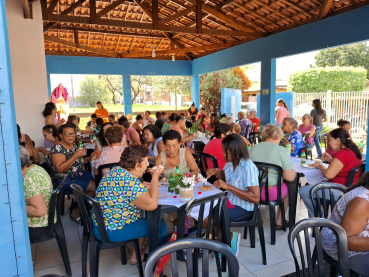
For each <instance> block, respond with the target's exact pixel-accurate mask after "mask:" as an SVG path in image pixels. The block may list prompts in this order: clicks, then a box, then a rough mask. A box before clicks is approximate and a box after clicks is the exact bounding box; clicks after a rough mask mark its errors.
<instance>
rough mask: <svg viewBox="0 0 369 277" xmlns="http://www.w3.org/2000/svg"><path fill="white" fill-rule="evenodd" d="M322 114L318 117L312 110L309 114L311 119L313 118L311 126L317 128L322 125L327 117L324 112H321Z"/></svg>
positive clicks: (315, 111) (314, 110) (316, 112)
mask: <svg viewBox="0 0 369 277" xmlns="http://www.w3.org/2000/svg"><path fill="white" fill-rule="evenodd" d="M323 111H324V113H323V114H321V115H318V111H317V110H316V109H312V110H311V112H310V115H311V117H312V118H313V124H314V125H315V126H319V125H322V124H323V122H322V121H323V119H324V117H325V116H327V114H326V113H325V110H323Z"/></svg>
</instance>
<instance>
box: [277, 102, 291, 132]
mask: <svg viewBox="0 0 369 277" xmlns="http://www.w3.org/2000/svg"><path fill="white" fill-rule="evenodd" d="M289 116H290V113H289V111H288V107H287V104H286V102H284V100H283V99H282V98H280V99H278V101H277V109H276V111H275V125H277V126H278V127H282V122H283V119H285V118H286V117H289Z"/></svg>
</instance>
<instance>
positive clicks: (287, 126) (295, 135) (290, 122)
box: [282, 117, 304, 158]
mask: <svg viewBox="0 0 369 277" xmlns="http://www.w3.org/2000/svg"><path fill="white" fill-rule="evenodd" d="M297 128H298V123H297V121H296V120H295V119H294V118H293V117H286V118H285V119H283V122H282V131H283V132H285V133H286V134H287V137H286V139H285V140H283V144H284V145H287V144H291V157H297V158H298V157H300V154H301V150H302V147H303V146H304V138H303V137H302V135H301V133H300V132H299V131H297Z"/></svg>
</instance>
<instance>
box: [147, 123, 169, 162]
mask: <svg viewBox="0 0 369 277" xmlns="http://www.w3.org/2000/svg"><path fill="white" fill-rule="evenodd" d="M143 134H144V138H145V144H146V145H145V146H146V147H148V149H149V156H148V158H149V161H150V162H153V163H155V161H156V157H157V156H158V155H159V153H161V152H162V151H164V150H165V146H164V143H163V138H162V134H161V131H160V129H159V127H158V126H156V125H154V124H150V125H147V126H146V127H145V128H144V129H143Z"/></svg>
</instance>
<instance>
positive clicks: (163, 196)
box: [159, 192, 172, 199]
mask: <svg viewBox="0 0 369 277" xmlns="http://www.w3.org/2000/svg"><path fill="white" fill-rule="evenodd" d="M171 195H172V193H171V192H162V193H159V199H163V198H168V197H169V196H171Z"/></svg>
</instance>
